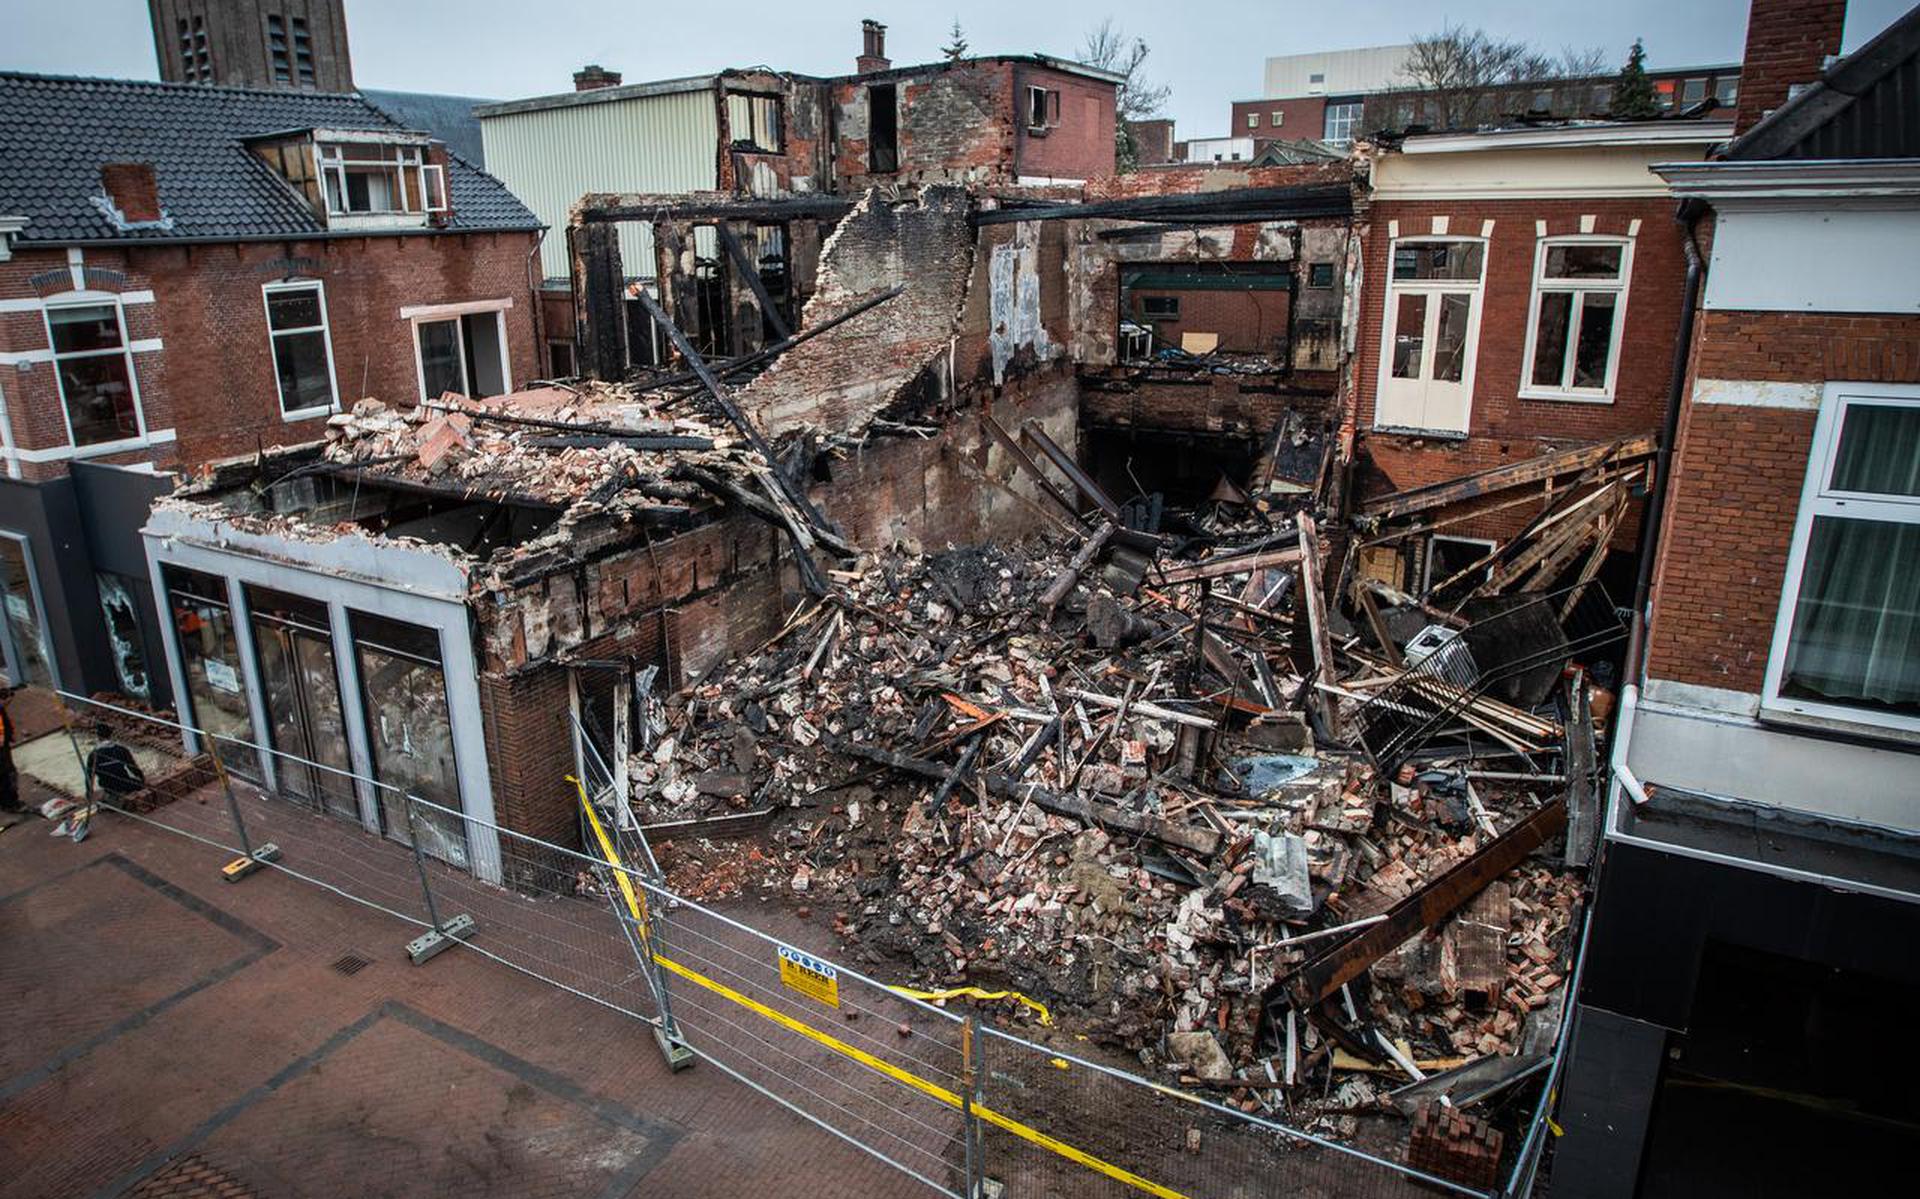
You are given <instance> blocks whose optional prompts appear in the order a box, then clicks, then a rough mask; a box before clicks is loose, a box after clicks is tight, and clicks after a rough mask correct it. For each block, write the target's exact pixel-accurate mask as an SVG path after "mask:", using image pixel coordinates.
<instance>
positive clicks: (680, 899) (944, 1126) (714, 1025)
mask: <svg viewBox="0 0 1920 1199" xmlns="http://www.w3.org/2000/svg"><path fill="white" fill-rule="evenodd" d="M64 698H65V699H66V701H67V702H68V703H69V704H70V705H72V706H74V707H78V708H83V709H85V710H86V712H87V715H88V717H89V718H90V719H97V718H100V717H105V718H106V719H108V720H109V721H110V722H111V723H113V724H114V725H116V726H117V727H118V728H119V729H120V730H121V734H120V735H122V736H123V737H126V738H127V739H129V740H136V741H138V742H139V743H142V744H145V745H146V746H147V747H148V748H150V749H159V748H162V747H164V745H165V743H166V739H167V738H168V737H172V738H175V739H177V740H176V741H175V744H174V745H173V748H172V749H171V751H170V752H171V754H172V755H173V758H174V761H173V763H171V766H172V769H171V770H170V771H169V774H172V773H174V772H175V771H178V772H181V773H182V774H183V775H184V776H185V777H186V778H187V779H188V780H189V782H190V783H192V785H193V788H194V789H193V791H192V793H191V794H190V795H179V794H178V793H179V791H180V788H179V787H172V788H169V787H166V786H164V785H163V786H162V787H161V788H159V789H160V790H171V791H173V792H174V793H175V797H172V798H170V799H167V800H166V801H164V802H160V803H157V804H156V803H155V802H154V801H153V799H152V797H151V796H150V795H144V794H143V795H137V796H134V797H130V798H118V799H115V798H110V797H100V803H101V805H102V806H103V807H105V808H107V809H109V810H112V811H114V812H117V813H119V814H121V815H124V816H126V817H127V818H130V819H133V820H138V821H141V822H143V823H146V824H148V825H152V826H155V827H158V828H161V829H164V830H166V831H168V832H171V833H175V834H177V835H180V836H183V837H188V838H191V839H193V840H195V841H198V842H200V843H202V844H205V845H208V846H209V847H213V848H217V849H218V850H220V851H222V852H223V853H225V854H230V855H234V857H233V858H232V860H231V861H230V862H229V863H228V865H227V867H226V869H227V871H228V872H229V873H230V874H231V873H233V872H234V871H236V870H238V871H240V872H241V873H248V872H252V871H256V870H276V871H280V872H282V873H285V874H287V875H289V876H291V877H294V878H297V879H301V880H303V881H305V882H307V883H310V884H312V885H314V886H317V887H321V888H324V889H326V890H327V891H330V892H332V893H334V894H336V895H340V896H343V897H345V898H347V899H350V900H352V901H354V902H356V903H360V904H363V905H365V906H367V907H369V908H373V909H376V910H378V911H380V912H383V913H385V914H387V915H390V916H392V917H394V918H396V919H398V920H400V921H402V922H404V923H405V924H406V925H409V926H412V927H413V929H415V930H416V931H418V932H419V934H420V935H419V936H417V937H415V939H414V940H413V942H412V943H410V944H409V946H408V949H409V952H410V953H412V954H413V956H414V960H415V961H416V962H424V961H426V960H427V958H430V957H431V956H433V954H435V953H438V952H440V951H441V950H444V949H453V948H456V947H457V950H458V951H460V952H472V953H477V954H480V955H482V956H484V957H487V958H490V959H492V960H493V961H496V962H499V963H500V964H502V965H504V966H507V967H509V968H511V969H514V970H516V971H519V972H521V973H523V974H526V975H529V976H531V977H533V978H536V979H540V980H542V981H544V982H546V983H548V984H550V985H552V986H555V987H558V988H560V989H562V990H564V991H567V992H569V993H571V994H573V995H575V996H578V997H580V998H581V999H583V1000H586V1001H588V1002H592V1003H595V1004H598V1005H601V1006H603V1007H606V1008H609V1009H611V1010H613V1011H616V1012H619V1013H622V1014H624V1015H626V1016H629V1017H631V1018H632V1019H634V1020H635V1021H636V1022H639V1023H642V1024H645V1025H646V1026H647V1027H648V1029H649V1030H650V1036H651V1037H652V1038H653V1039H655V1040H657V1041H658V1042H659V1044H660V1047H661V1048H662V1049H663V1050H666V1051H667V1052H668V1055H669V1061H670V1062H673V1063H674V1065H675V1066H676V1068H678V1066H679V1065H680V1064H682V1062H681V1060H680V1057H681V1056H691V1057H692V1058H697V1060H698V1061H699V1062H700V1063H703V1064H709V1065H711V1066H712V1067H714V1068H717V1069H719V1070H721V1071H722V1072H724V1073H726V1074H727V1075H729V1076H730V1077H732V1078H734V1079H736V1080H738V1081H739V1082H741V1083H742V1084H744V1085H745V1086H747V1087H750V1088H752V1089H753V1090H755V1091H757V1092H759V1093H760V1094H762V1095H764V1096H766V1097H767V1098H769V1099H771V1100H773V1101H774V1102H776V1103H778V1104H780V1105H781V1106H782V1107H785V1108H787V1109H788V1110H790V1111H792V1112H794V1113H796V1114H797V1115H799V1116H800V1117H802V1118H803V1119H805V1120H807V1121H809V1122H810V1123H812V1124H814V1125H815V1126H816V1127H818V1128H820V1129H821V1130H823V1131H824V1132H826V1133H827V1134H829V1135H832V1136H834V1137H836V1138H838V1139H840V1140H842V1141H844V1142H846V1143H848V1144H850V1145H852V1146H855V1147H857V1148H858V1149H860V1150H862V1151H863V1152H866V1153H868V1154H871V1155H872V1156H874V1157H875V1158H877V1159H879V1160H881V1161H883V1162H885V1163H886V1164H888V1165H890V1166H892V1167H894V1168H895V1169H898V1170H900V1171H902V1172H903V1173H905V1174H907V1175H909V1176H911V1177H913V1178H915V1179H917V1180H919V1181H920V1182H922V1183H924V1184H925V1185H926V1186H927V1187H929V1188H930V1189H932V1190H934V1191H936V1192H939V1193H941V1194H946V1195H950V1196H955V1197H956V1199H972V1197H974V1196H978V1195H981V1194H986V1193H989V1191H990V1190H991V1188H989V1187H987V1186H986V1183H987V1182H989V1181H992V1182H997V1183H1000V1184H1004V1185H1005V1186H1006V1187H1007V1188H1008V1193H1009V1194H1012V1195H1031V1194H1048V1193H1070V1194H1075V1195H1095V1194H1107V1193H1112V1194H1115V1195H1137V1194H1149V1195H1156V1196H1162V1197H1164V1199H1185V1197H1188V1196H1194V1197H1198V1196H1215V1195H1221V1196H1225V1195H1240V1194H1248V1193H1254V1192H1256V1191H1257V1192H1259V1193H1269V1192H1270V1193H1294V1192H1296V1191H1298V1192H1302V1193H1309V1194H1323V1195H1327V1196H1355V1197H1373V1196H1380V1197H1386V1196H1401V1195H1405V1196H1413V1195H1432V1194H1443V1195H1444V1194H1453V1195H1466V1196H1476V1195H1481V1194H1482V1192H1479V1191H1476V1190H1473V1189H1471V1188H1468V1187H1463V1186H1460V1185H1458V1184H1455V1183H1452V1182H1449V1181H1446V1180H1444V1179H1440V1178H1436V1177H1433V1176H1430V1175H1427V1174H1423V1173H1421V1172H1419V1171H1416V1170H1412V1169H1409V1168H1408V1167H1406V1166H1404V1165H1401V1164H1399V1163H1397V1162H1394V1161H1391V1160H1388V1159H1386V1158H1383V1157H1380V1156H1378V1155H1375V1154H1373V1153H1369V1152H1366V1151H1363V1150H1361V1149H1359V1148H1355V1147H1354V1146H1351V1145H1346V1144H1342V1143H1339V1142H1337V1141H1334V1140H1331V1139H1328V1138H1325V1137H1320V1136H1317V1135H1314V1134H1312V1133H1309V1132H1307V1131H1305V1130H1302V1129H1299V1128H1295V1127H1292V1126H1290V1125H1288V1124H1286V1123H1284V1122H1282V1120H1281V1119H1280V1118H1278V1117H1279V1112H1280V1111H1281V1110H1283V1109H1281V1108H1279V1107H1278V1106H1277V1105H1276V1104H1272V1102H1271V1101H1268V1103H1267V1104H1263V1105H1260V1107H1259V1110H1256V1111H1253V1112H1246V1111H1242V1110H1240V1108H1238V1107H1236V1106H1234V1105H1233V1104H1231V1103H1227V1102H1217V1101H1214V1100H1212V1099H1208V1098H1204V1097H1201V1096H1198V1095H1195V1094H1192V1093H1189V1092H1186V1091H1181V1090H1177V1089H1175V1088H1173V1087H1171V1086H1168V1085H1164V1084H1162V1083H1159V1082H1156V1081H1154V1080H1151V1079H1148V1078H1143V1077H1141V1076H1139V1075H1137V1074H1134V1073H1132V1072H1130V1071H1127V1070H1124V1069H1121V1068H1118V1067H1116V1066H1113V1065H1108V1064H1102V1063H1100V1062H1097V1061H1095V1060H1093V1058H1092V1055H1091V1054H1089V1053H1084V1052H1068V1051H1066V1050H1065V1049H1063V1048H1061V1047H1060V1046H1057V1045H1051V1044H1048V1043H1045V1042H1046V1039H1047V1038H1050V1037H1057V1034H1051V1033H1045V1032H1040V1033H1037V1034H1036V1036H1037V1037H1038V1038H1039V1039H1034V1038H1033V1037H1030V1036H1029V1035H1027V1034H1028V1033H1029V1032H1032V1031H1033V1030H1034V1029H1035V1025H1033V1024H1032V1023H1031V1020H1032V1016H1031V1013H1030V1012H1029V1011H1028V1010H1027V1009H1025V1008H1017V1007H1013V1006H1011V1005H1007V1006H1006V1008H1005V1010H1001V1009H1000V1008H992V1007H983V1008H981V1009H976V1010H975V1011H974V1012H972V1013H970V1014H965V1015H963V1014H961V1013H960V1012H958V1011H955V1010H952V1009H949V1008H948V1007H945V1006H941V1005H939V1004H936V1003H931V1002H927V1001H925V1000H922V999H920V998H916V997H914V996H912V995H909V994H905V993H903V992H902V990H901V989H899V988H897V987H895V986H892V985H889V984H887V983H885V982H882V981H880V980H878V979H875V978H872V977H870V976H868V975H866V974H864V973H862V972H860V971H858V970H856V969H853V968H851V967H849V966H848V965H846V964H844V963H841V962H838V961H834V960H831V959H829V958H827V957H826V956H824V955H822V954H818V953H813V952H810V951H808V950H807V949H806V948H804V947H802V946H796V945H794V944H792V943H790V942H788V941H785V940H782V939H780V938H778V937H774V936H771V935H769V934H767V933H765V932H762V931H760V930H758V929H756V928H754V927H752V926H750V925H749V924H747V923H744V922H742V921H740V920H738V919H735V918H734V917H732V916H729V915H727V914H725V913H723V912H721V911H718V910H716V909H715V908H713V907H710V906H708V905H705V904H702V903H698V902H695V901H693V900H690V899H688V898H686V897H684V896H682V895H678V894H676V893H674V892H673V891H671V890H669V889H668V888H667V887H666V886H665V885H664V884H663V882H662V881H661V878H660V876H659V873H658V871H657V869H656V868H654V867H653V865H652V863H651V860H650V858H649V857H648V856H647V850H646V848H645V844H644V838H643V837H641V836H640V834H639V829H638V826H637V824H635V825H632V826H631V827H630V828H628V829H622V828H620V827H619V825H618V822H617V821H609V822H605V823H602V822H601V821H600V819H599V814H598V812H597V811H596V810H595V809H596V805H594V804H593V803H591V802H589V803H586V804H583V805H582V808H583V812H585V813H586V824H587V826H588V831H589V844H590V849H591V852H583V851H581V850H576V849H571V848H568V847H565V846H560V845H555V844H552V843H550V842H546V841H542V840H539V839H536V838H532V837H528V836H525V835H523V834H520V833H517V832H514V831H513V830H511V829H507V828H503V827H500V826H498V825H496V824H493V823H490V822H486V821H481V820H478V819H476V818H474V817H472V816H469V815H467V814H465V813H462V812H459V811H455V810H453V809H450V808H447V807H443V806H441V805H438V804H434V803H431V802H429V801H427V800H424V799H421V798H420V797H418V796H416V795H412V794H407V793H404V792H400V791H398V790H396V789H394V788H392V787H389V786H386V785H385V784H382V783H380V782H379V781H378V780H375V779H368V778H365V777H360V776H350V775H348V773H347V772H345V771H341V770H337V769H334V768H331V767H327V766H325V765H323V764H320V763H313V762H308V761H306V760H305V759H301V758H297V757H295V756H293V755H288V754H285V753H282V752H281V751H277V750H274V749H272V748H271V747H268V746H262V745H257V744H254V743H252V742H246V741H240V740H237V739H234V738H231V737H224V736H209V735H207V734H204V733H202V732H201V731H200V730H197V729H191V728H188V727H186V726H182V725H180V724H177V723H175V722H173V721H170V720H166V719H163V718H161V717H158V716H154V715H152V714H150V713H146V712H140V711H135V710H132V709H128V708H120V707H115V706H112V705H105V704H100V703H98V702H97V701H92V700H88V699H85V698H83V697H79V696H72V695H66V696H64ZM142 729H144V730H145V735H141V736H132V735H130V734H133V733H135V732H137V730H142ZM189 733H190V734H194V735H195V740H194V741H192V742H188V741H187V740H186V739H185V738H183V737H182V736H181V735H182V734H189ZM184 743H193V744H197V745H199V746H200V747H201V748H202V749H203V751H204V758H203V759H202V760H200V762H199V764H198V766H197V767H196V764H195V760H194V759H193V758H191V757H190V755H188V754H187V752H186V751H185V750H183V749H181V748H180V745H181V744H184ZM75 753H76V755H77V756H79V757H80V758H81V760H82V762H83V763H84V759H85V754H84V752H83V748H82V744H81V739H80V738H79V737H78V736H76V738H75ZM240 753H259V754H266V755H272V756H274V757H275V758H276V759H279V760H280V761H282V762H285V763H286V764H289V765H292V764H298V765H301V766H303V767H307V768H310V769H312V770H317V771H321V772H329V773H331V774H332V775H334V776H337V777H340V778H341V779H342V780H343V781H347V782H350V783H353V784H355V785H357V786H360V787H365V788H372V789H373V790H374V792H375V793H377V794H378V795H379V796H380V797H381V798H382V799H383V800H391V801H392V802H391V803H386V802H383V803H381V804H379V805H376V806H377V809H378V810H379V811H380V812H383V813H386V812H392V811H394V810H395V809H396V808H397V809H398V810H399V811H400V812H402V813H404V817H403V818H402V819H399V820H386V819H384V818H383V821H382V827H379V828H373V829H370V828H369V827H368V826H367V824H366V823H365V822H364V821H363V820H362V819H361V818H359V816H358V815H348V814H346V812H345V811H343V808H344V805H340V804H331V805H330V804H328V803H327V802H325V800H324V797H322V798H320V799H315V800H308V799H305V798H302V797H300V796H298V795H294V794H289V793H282V792H274V791H270V790H268V789H266V788H264V787H262V786H258V785H255V784H252V783H248V782H245V781H242V780H239V779H236V778H235V777H234V776H233V775H232V774H231V773H230V772H229V771H228V770H226V769H225V762H226V759H227V758H228V757H230V756H233V755H236V754H240ZM209 765H210V766H211V770H210V771H209V770H208V769H206V767H207V766H209ZM83 769H84V766H83ZM589 773H590V774H594V775H595V776H596V777H595V778H593V779H592V780H590V781H589V780H583V781H582V782H581V783H579V784H575V783H572V782H568V783H566V784H561V783H559V781H558V780H556V789H558V788H559V787H560V786H563V785H564V786H566V787H567V788H569V789H572V788H575V787H576V786H577V787H578V788H579V790H578V791H577V793H576V794H577V795H578V796H587V797H590V796H592V795H593V794H595V793H596V792H600V791H604V789H605V787H606V786H607V785H608V779H609V778H610V776H609V775H608V774H607V773H606V767H605V764H604V763H590V770H589ZM275 774H276V777H295V776H294V774H293V772H286V771H276V772H275ZM156 781H159V780H156ZM426 820H433V821H435V822H437V823H438V824H440V825H441V826H442V827H452V828H458V829H461V830H462V831H463V832H464V835H465V836H466V838H467V840H468V842H469V844H474V843H478V842H480V841H481V840H483V839H484V840H485V841H486V842H488V843H490V844H493V843H497V845H498V855H499V856H498V861H499V864H500V878H501V880H502V882H501V883H499V884H495V883H491V882H487V881H484V880H483V879H480V878H476V877H475V876H474V875H473V874H470V873H468V872H467V871H465V870H462V869H459V868H456V867H455V866H453V865H450V864H449V863H448V862H447V861H445V860H443V859H442V858H441V857H438V856H435V854H433V853H432V852H429V849H430V846H429V845H428V844H426V843H425V842H423V841H422V840H421V839H419V838H418V837H417V835H415V834H414V833H413V831H412V830H415V829H417V828H418V826H419V825H420V824H421V823H422V822H424V821H426ZM389 825H391V826H400V827H389ZM249 863H251V864H249ZM1060 1039H1061V1041H1062V1044H1068V1043H1071V1042H1070V1040H1068V1039H1065V1038H1060ZM636 1051H640V1050H638V1049H637V1050H636ZM1255 1087H1256V1089H1255V1092H1254V1093H1255V1094H1261V1093H1262V1092H1261V1090H1260V1089H1259V1088H1258V1085H1257V1080H1256V1081H1255ZM1223 1097H1224V1096H1223Z"/></svg>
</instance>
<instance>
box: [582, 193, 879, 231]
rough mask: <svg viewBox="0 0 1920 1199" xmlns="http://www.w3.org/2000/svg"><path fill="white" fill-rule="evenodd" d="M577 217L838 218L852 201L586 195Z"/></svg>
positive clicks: (594, 220) (590, 220)
mask: <svg viewBox="0 0 1920 1199" xmlns="http://www.w3.org/2000/svg"><path fill="white" fill-rule="evenodd" d="M588 199H589V200H591V201H592V202H591V203H587V204H585V205H583V206H582V207H581V209H580V210H579V213H578V217H577V219H578V220H579V221H580V222H581V223H582V224H583V225H585V226H587V227H589V228H591V227H592V226H594V225H597V224H610V223H613V222H618V221H647V222H653V221H705V220H722V221H790V220H793V219H794V218H795V217H816V218H819V219H821V220H834V221H837V220H839V219H840V218H841V217H843V216H845V215H847V213H849V212H851V211H852V210H853V201H852V200H849V199H846V198H844V197H840V196H794V197H791V198H788V199H783V200H716V201H715V202H713V203H710V204H701V203H688V202H687V201H686V199H685V198H684V197H660V201H661V202H658V203H655V202H653V200H654V198H653V197H650V196H632V197H624V196H603V197H588Z"/></svg>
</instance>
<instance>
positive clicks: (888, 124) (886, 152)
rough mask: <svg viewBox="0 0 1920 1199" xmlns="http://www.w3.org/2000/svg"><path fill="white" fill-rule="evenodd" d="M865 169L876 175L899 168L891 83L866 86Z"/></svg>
mask: <svg viewBox="0 0 1920 1199" xmlns="http://www.w3.org/2000/svg"><path fill="white" fill-rule="evenodd" d="M867 169H868V170H869V171H872V172H873V173H874V174H876V175H885V174H891V173H893V172H894V171H897V170H899V169H900V107H899V97H898V95H897V94H896V93H895V92H894V85H893V84H891V83H876V84H873V85H872V86H870V87H868V88H867Z"/></svg>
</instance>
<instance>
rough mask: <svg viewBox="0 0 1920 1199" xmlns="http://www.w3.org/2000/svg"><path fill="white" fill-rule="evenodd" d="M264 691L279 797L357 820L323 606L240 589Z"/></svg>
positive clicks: (261, 589) (357, 805)
mask: <svg viewBox="0 0 1920 1199" xmlns="http://www.w3.org/2000/svg"><path fill="white" fill-rule="evenodd" d="M247 606H248V608H249V609H250V610H251V611H252V615H253V642H254V648H255V652H256V655H257V656H258V657H259V659H260V684H261V686H262V687H264V688H265V689H266V696H265V698H266V707H267V737H268V739H269V741H270V743H271V745H272V747H273V749H274V750H275V757H274V763H275V773H276V775H277V777H278V781H279V783H280V790H281V793H282V794H285V795H289V796H292V797H294V798H296V799H299V800H302V801H304V802H306V803H309V804H312V805H313V806H314V807H316V808H319V809H321V810H322V811H325V812H328V813H331V814H333V815H336V816H341V817H344V818H346V819H348V820H358V819H359V818H360V803H359V799H358V797H357V796H356V795H355V794H354V789H353V777H352V773H351V772H352V768H353V761H352V758H351V757H350V756H349V755H348V752H347V726H346V720H345V718H344V717H343V716H342V714H341V708H340V676H339V674H338V672H337V670H336V668H335V663H334V658H333V633H332V630H331V629H330V628H329V627H328V623H327V609H326V605H324V604H321V603H319V602H318V601H315V600H310V599H306V598H303V597H301V596H295V595H288V594H286V593H285V592H280V591H272V590H269V589H267V588H265V587H249V588H247Z"/></svg>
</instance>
